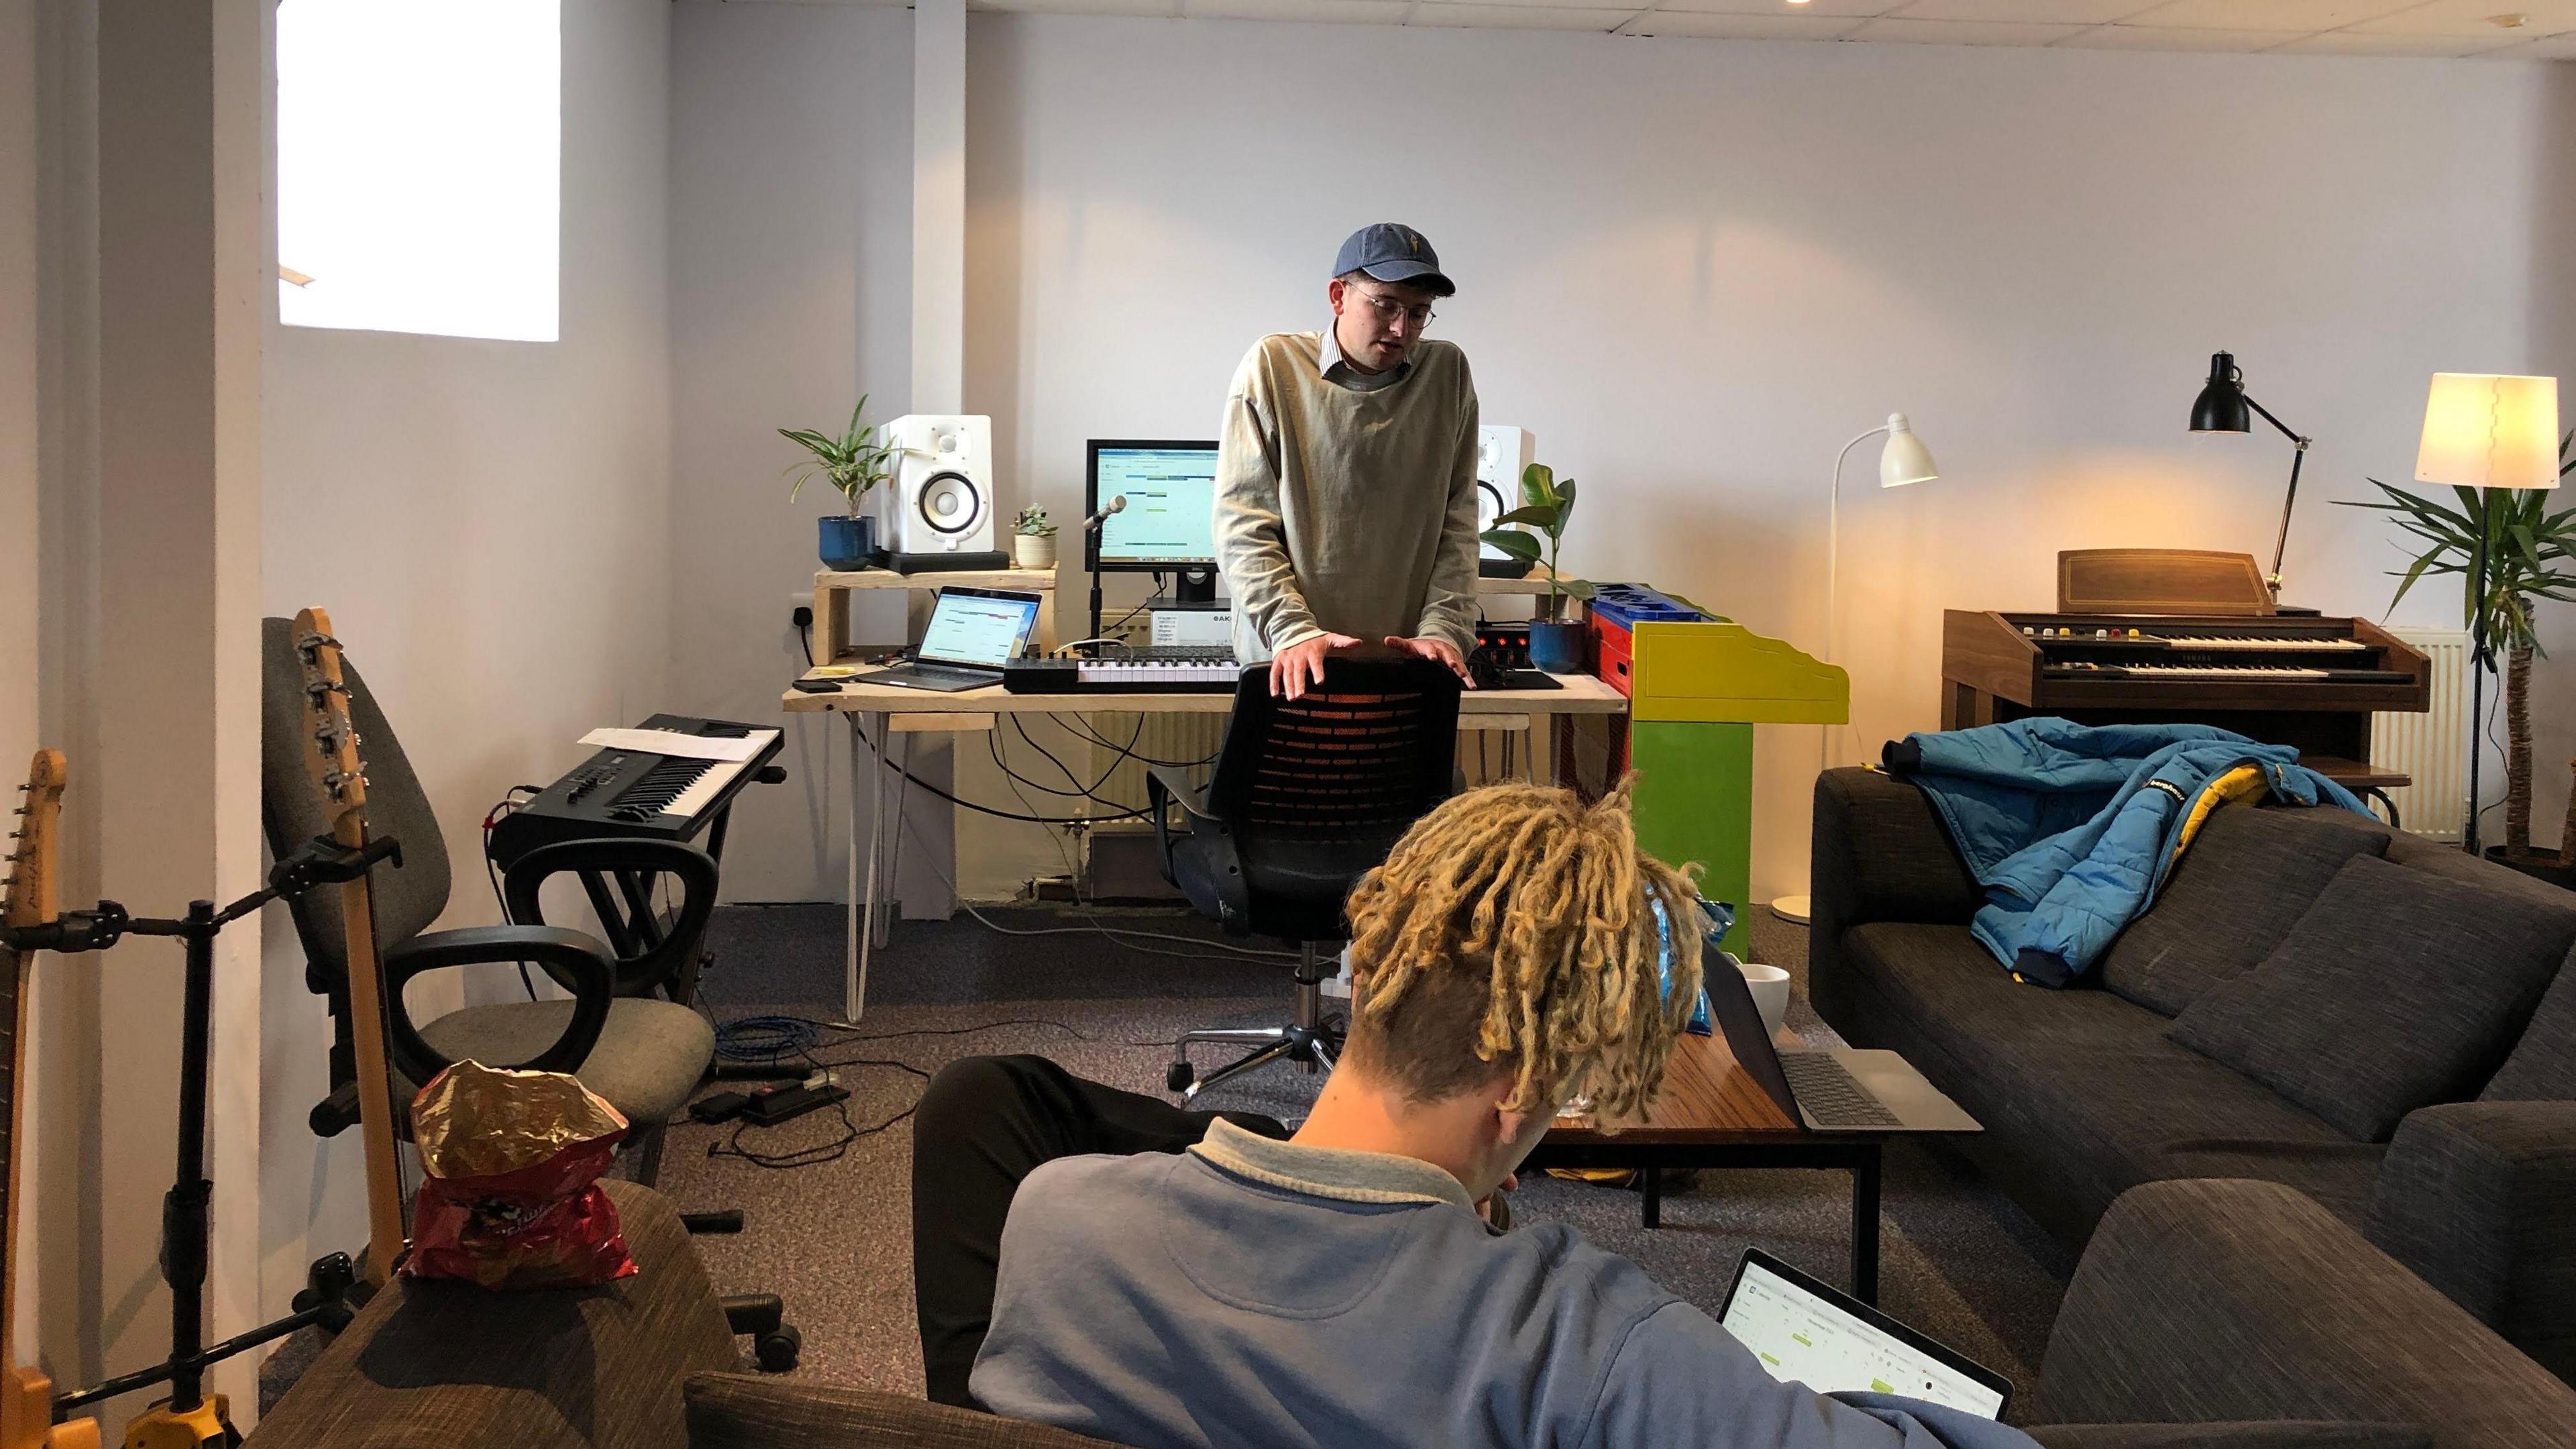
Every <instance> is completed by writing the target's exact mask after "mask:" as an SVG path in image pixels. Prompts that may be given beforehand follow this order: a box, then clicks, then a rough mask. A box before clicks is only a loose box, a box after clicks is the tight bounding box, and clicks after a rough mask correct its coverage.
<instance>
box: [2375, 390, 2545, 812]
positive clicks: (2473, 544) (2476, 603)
mask: <svg viewBox="0 0 2576 1449" xmlns="http://www.w3.org/2000/svg"><path fill="white" fill-rule="evenodd" d="M2571 444H2576V431H2571V432H2569V433H2568V435H2567V436H2566V437H2563V438H2561V439H2559V440H2558V476H2559V477H2561V478H2564V477H2566V476H2567V475H2568V473H2570V472H2571V471H2576V457H2571V456H2570V452H2569V449H2570V445H2571ZM2369 481H2370V486H2372V487H2373V488H2376V489H2378V490H2379V491H2380V492H2381V493H2382V494H2383V495H2385V496H2384V497H2383V498H2381V499H2379V500H2377V501H2374V502H2366V503H2353V502H2346V503H2345V504H2344V506H2345V507H2348V508H2370V509H2376V510H2378V511H2380V512H2382V513H2387V514H2391V515H2393V516H2394V517H2395V519H2396V521H2397V527H2398V530H2399V531H2400V532H2402V533H2404V534H2406V535H2407V536H2408V537H2409V538H2410V539H2412V540H2413V542H2410V543H2408V544H2406V545H2405V546H2406V547H2407V548H2410V549H2413V548H2416V547H2417V546H2418V545H2420V546H2421V550H2422V551H2421V552H2419V553H2417V554H2416V555H2415V558H2414V560H2413V561H2412V562H2410V563H2409V564H2407V566H2406V568H2405V569H2404V570H2403V571H2402V572H2401V571H2396V570H2392V571H2391V572H2392V573H2393V574H2394V576H2395V577H2396V579H2397V595H2396V598H2393V599H2391V600H2389V607H2391V608H2395V607H2396V606H2397V603H2398V601H2399V600H2402V599H2404V598H2405V597H2406V591H2407V590H2409V589H2411V588H2413V587H2415V585H2416V584H2417V583H2418V582H2419V581H2421V580H2423V579H2426V578H2431V577H2438V576H2440V575H2444V574H2457V575H2459V576H2460V580H2461V589H2460V622H2461V623H2462V624H2463V625H2466V626H2472V627H2474V626H2475V625H2476V624H2477V623H2478V622H2479V621H2480V619H2481V618H2482V617H2483V620H2484V623H2485V628H2486V636H2487V638H2488V639H2489V640H2491V641H2493V642H2494V643H2497V644H2500V645H2502V646H2503V648H2504V653H2505V772H2504V773H2505V816H2504V819H2505V826H2504V832H2505V853H2506V855H2507V857H2508V858H2529V857H2531V856H2532V849H2531V766H2532V760H2531V661H2532V658H2533V656H2534V655H2540V654H2545V653H2546V651H2544V650H2543V649H2542V648H2541V647H2540V633H2539V629H2538V627H2537V625H2536V622H2535V620H2534V619H2533V616H2532V605H2533V604H2534V603H2535V602H2536V601H2538V600H2541V599H2557V600H2576V507H2571V508H2563V509H2560V510H2559V511H2557V512H2555V513H2552V512H2549V511H2548V504H2549V502H2550V501H2551V500H2552V499H2554V498H2557V497H2560V496H2563V495H2561V494H2560V493H2558V492H2557V491H2556V490H2552V489H2543V488H2520V489H2516V488H2487V489H2480V488H2455V489H2453V490H2452V491H2453V492H2454V493H2455V494H2457V495H2458V497H2459V504H2460V506H2459V507H2457V508H2453V507H2451V506H2449V505H2448V504H2445V503H2441V502H2438V501H2436V500H2434V499H2431V498H2426V497H2423V496H2421V495H2419V494H2414V493H2409V492H2407V491H2406V490H2404V489H2402V488H2392V487H2390V486H2389V485H2388V484H2385V483H2382V482H2380V481H2379V480H2378V479H2376V478H2373V479H2371V480H2369ZM2339 501H2340V500H2339ZM2481 555H2483V556H2484V568H2485V586H2484V589H2483V591H2481V589H2480V587H2479V583H2478V579H2477V575H2478V571H2479V562H2480V556H2481ZM2559 852H2560V859H2562V860H2566V861H2568V862H2570V863H2576V801H2571V802H2570V803H2569V807H2568V832H2567V836H2566V838H2565V839H2563V840H2561V841H2560V843H2559Z"/></svg>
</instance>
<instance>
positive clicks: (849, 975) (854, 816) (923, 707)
mask: <svg viewBox="0 0 2576 1449" xmlns="http://www.w3.org/2000/svg"><path fill="white" fill-rule="evenodd" d="M874 672H876V671H875V670H873V669H868V670H863V671H861V672H860V673H859V674H858V675H857V676H856V677H854V678H852V679H851V680H850V681H849V682H848V683H846V684H843V685H842V686H841V687H840V689H839V690H838V691H836V692H834V693H831V694H807V693H805V692H804V691H803V690H797V689H790V690H787V691H786V692H785V693H784V694H782V695H781V696H780V697H779V706H780V708H782V709H785V710H786V711H788V712H789V713H791V714H817V713H821V714H839V715H846V716H847V717H848V718H849V721H850V800H849V810H850V814H849V848H850V880H849V927H848V936H849V940H848V945H847V950H846V955H847V961H846V982H845V989H844V992H843V1001H842V1006H843V1010H844V1013H845V1015H846V1017H847V1019H848V1020H851V1021H857V1020H858V1019H859V1015H860V1013H861V1012H862V1011H864V1010H865V1009H866V1007H867V989H868V960H869V958H870V956H871V955H872V954H873V953H874V951H875V948H876V947H878V946H882V945H884V944H885V937H886V930H887V918H886V916H885V914H884V913H883V912H881V911H879V910H878V909H877V902H878V901H879V900H880V899H881V898H882V897H884V896H886V895H890V894H892V893H893V889H894V865H895V861H896V859H897V858H898V857H897V855H896V851H897V850H899V849H900V845H899V844H897V845H895V846H894V847H893V848H891V849H889V848H888V841H887V835H888V831H889V826H888V822H887V819H886V810H885V792H884V791H883V790H882V789H879V790H875V791H872V792H871V795H870V806H869V810H868V818H869V825H868V837H867V849H866V855H867V861H868V864H867V873H866V876H865V879H864V881H863V880H862V878H861V875H860V868H859V856H860V840H859V817H860V813H861V812H860V807H859V784H860V781H861V780H863V779H865V778H867V777H868V773H869V763H868V761H869V757H870V756H871V755H875V756H876V759H877V767H878V768H880V769H882V768H883V767H885V766H887V765H892V766H894V767H895V768H896V769H897V770H898V771H899V772H900V773H898V774H897V776H896V785H895V808H894V819H893V822H892V827H891V828H892V831H893V832H894V834H895V838H896V841H897V842H899V841H900V839H901V831H902V828H903V804H904V798H905V795H906V794H907V793H908V787H909V785H910V783H911V779H912V776H911V773H910V766H911V763H912V737H913V736H915V735H919V734H934V733H971V732H976V731H981V730H989V729H991V728H993V722H994V720H995V719H996V718H998V717H1000V716H1002V715H1006V714H1112V713H1115V714H1164V713H1185V714H1224V713H1227V712H1229V711H1231V710H1232V709H1233V708H1234V696H1233V695H1232V694H1230V693H1225V694H1219V693H1204V694H1199V693H1193V694H1013V693H1011V692H1010V691H1008V690H1005V689H1004V688H1002V687H1001V686H1000V685H998V684H995V685H990V686H988V687H986V688H983V689H970V690H964V691H961V692H959V693H956V694H941V693H938V692H936V691H933V690H927V689H904V688H901V687H900V686H895V685H885V684H870V683H868V682H867V676H868V675H869V674H872V673H874ZM1556 680H1557V683H1558V684H1559V685H1561V686H1562V687H1561V688H1558V689H1512V690H1472V689H1471V690H1468V691H1466V692H1465V693H1463V694H1461V695H1460V696H1459V697H1458V727H1459V728H1460V729H1462V730H1508V731H1513V732H1518V733H1526V734H1527V735H1528V736H1529V737H1530V739H1531V741H1532V747H1531V748H1529V749H1526V750H1524V751H1523V752H1522V753H1523V755H1524V757H1525V758H1526V759H1528V760H1529V761H1530V762H1531V763H1530V768H1531V769H1532V770H1533V771H1535V770H1539V769H1548V770H1551V771H1552V770H1553V767H1554V762H1555V759H1556V753H1557V752H1556V750H1555V749H1554V748H1552V747H1551V748H1549V749H1546V750H1543V751H1542V750H1539V749H1537V748H1536V747H1535V741H1536V737H1537V735H1538V734H1540V733H1542V732H1545V733H1548V734H1550V735H1551V736H1552V735H1553V734H1554V732H1555V728H1556V723H1557V721H1558V720H1560V719H1562V718H1565V717H1567V716H1570V715H1587V714H1588V715H1615V714H1624V713H1626V711H1627V708H1628V699H1627V696H1625V695H1623V694H1621V693H1620V692H1619V691H1617V690H1615V689H1612V688H1611V687H1610V686H1609V685H1607V684H1604V683H1602V682H1601V681H1600V680H1598V679H1596V678H1594V677H1592V676H1591V675H1588V674H1560V675H1557V676H1556ZM897 735H901V736H903V737H904V747H903V751H902V756H901V758H900V759H897V758H893V757H892V756H893V753H894V752H893V751H892V750H891V749H890V748H889V746H890V745H891V743H892V741H893V739H894V737H895V736H897ZM1541 760H1544V761H1546V762H1547V763H1546V764H1544V765H1542V764H1540V763H1539V762H1540V761H1541Z"/></svg>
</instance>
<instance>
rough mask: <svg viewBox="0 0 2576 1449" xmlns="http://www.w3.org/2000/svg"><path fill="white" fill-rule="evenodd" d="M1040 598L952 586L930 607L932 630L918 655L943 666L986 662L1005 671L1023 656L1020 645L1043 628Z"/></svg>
mask: <svg viewBox="0 0 2576 1449" xmlns="http://www.w3.org/2000/svg"><path fill="white" fill-rule="evenodd" d="M1037 622H1038V596H1037V595H1035V594H1008V593H1002V592H1000V591H998V590H992V589H962V588H946V589H941V590H940V591H939V601H938V602H937V603H935V604H933V605H931V606H930V627H928V628H927V629H924V630H923V631H922V634H921V647H920V648H919V649H917V650H915V651H913V652H914V653H915V654H916V655H917V656H919V657H920V658H923V659H928V660H932V661H935V662H937V663H941V664H982V665H988V666H990V667H992V668H995V669H999V668H1000V667H1001V666H1002V664H1003V662H1004V661H1006V660H1009V659H1012V658H1015V657H1017V655H1018V654H1019V650H1020V641H1021V640H1023V639H1026V638H1028V637H1029V631H1030V630H1032V629H1034V628H1036V627H1037Z"/></svg>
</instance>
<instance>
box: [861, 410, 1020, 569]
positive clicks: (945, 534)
mask: <svg viewBox="0 0 2576 1449" xmlns="http://www.w3.org/2000/svg"><path fill="white" fill-rule="evenodd" d="M885 440H886V442H887V443H889V444H891V445H892V446H893V447H894V448H895V450H896V451H895V454H894V457H893V458H892V459H890V460H889V461H890V462H891V464H892V468H893V476H891V477H889V478H887V479H886V481H885V484H884V485H883V487H882V488H880V489H879V490H878V494H877V537H878V547H879V548H881V549H883V550H884V552H885V565H886V567H888V568H890V569H893V570H894V571H895V572H897V573H906V574H909V573H921V572H924V571H930V570H943V571H944V570H954V569H999V568H1007V567H1009V566H1010V558H1009V556H1008V555H1007V554H1004V553H1003V552H1001V551H1000V550H999V549H996V548H994V547H993V420H992V419H991V418H988V417H965V416H952V415H947V414H939V413H907V414H905V415H904V416H902V417H899V418H897V419H895V420H894V421H893V422H890V423H888V424H886V425H885Z"/></svg>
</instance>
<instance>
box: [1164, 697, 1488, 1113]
mask: <svg viewBox="0 0 2576 1449" xmlns="http://www.w3.org/2000/svg"><path fill="white" fill-rule="evenodd" d="M1457 751H1458V678H1457V676H1456V675H1453V674H1451V673H1450V672H1449V671H1448V670H1446V669H1443V668H1442V667H1440V666H1439V665H1437V664H1434V663H1432V662H1430V661H1429V660H1426V659H1416V658H1413V657H1411V656H1406V655H1396V654H1393V653H1391V652H1389V653H1385V654H1379V653H1375V652H1370V653H1364V654H1363V653H1353V654H1348V655H1334V656H1331V657H1329V658H1327V659H1326V660H1325V662H1324V682H1323V685H1322V687H1321V688H1320V689H1318V690H1317V691H1315V692H1313V693H1310V694H1308V695H1307V696H1306V697H1305V698H1303V699H1295V700H1288V699H1274V698H1272V697H1271V694H1270V671H1269V667H1268V666H1267V665H1254V666H1252V667H1250V668H1247V669H1246V670H1244V671H1243V677H1242V679H1241V680H1239V681H1238V682H1237V683H1236V685H1235V688H1234V722H1233V724H1232V726H1231V727H1230V728H1229V729H1228V731H1227V733H1226V737H1225V746H1224V748H1223V749H1222V750H1221V751H1219V753H1218V755H1217V761H1216V774H1215V776H1214V777H1213V778H1212V779H1211V780H1210V781H1209V782H1208V788H1207V790H1206V792H1205V793H1204V794H1201V793H1200V792H1199V791H1197V790H1195V789H1193V788H1191V786H1190V783H1189V780H1188V777H1187V776H1186V775H1184V774H1183V773H1182V772H1181V771H1180V770H1179V769H1177V768H1174V767H1172V766H1164V765H1158V766H1155V767H1154V768H1153V769H1152V770H1151V772H1150V774H1149V775H1148V778H1147V785H1146V789H1147V793H1148V795H1149V797H1150V799H1151V802H1152V805H1153V814H1154V838H1155V841H1156V843H1157V844H1158V845H1160V846H1161V848H1162V856H1163V875H1164V878H1165V879H1167V880H1169V881H1171V882H1172V883H1173V884H1174V885H1176V886H1179V887H1180V888H1181V892H1182V893H1183V894H1184V895H1186V896H1188V897H1189V899H1190V904H1192V905H1194V906H1196V907H1198V909H1199V912H1200V913H1201V914H1202V915H1205V916H1208V917H1210V918H1212V919H1214V920H1216V921H1217V922H1218V923H1219V924H1221V925H1223V926H1224V927H1225V931H1226V934H1227V935H1230V936H1256V935H1257V936H1273V937H1277V938H1279V939H1281V940H1284V941H1286V942H1288V943H1289V944H1290V945H1293V946H1295V947H1296V948H1297V952H1298V959H1297V975H1296V983H1297V1000H1296V1012H1295V1017H1294V1019H1293V1020H1291V1021H1290V1023H1289V1024H1288V1025H1286V1026H1284V1027H1263V1028H1257V1029H1249V1030H1246V1029H1226V1028H1208V1029H1205V1030H1199V1031H1189V1032H1184V1033H1182V1034H1181V1038H1180V1040H1179V1041H1178V1042H1177V1043H1175V1044H1174V1046H1173V1061H1172V1066H1171V1071H1170V1073H1169V1075H1168V1076H1167V1078H1166V1084H1167V1085H1168V1086H1169V1087H1170V1088H1171V1089H1172V1090H1173V1091H1175V1092H1180V1093H1183V1094H1184V1095H1186V1096H1191V1097H1195V1096H1197V1095H1198V1094H1199V1093H1200V1092H1202V1091H1204V1090H1206V1089H1207V1088H1209V1087H1213V1086H1215V1085H1216V1084H1217V1083H1219V1082H1222V1081H1224V1080H1226V1079H1227V1078H1229V1077H1233V1076H1236V1075H1238V1074H1240V1073H1243V1072H1248V1071H1251V1070H1252V1069H1253V1068H1255V1067H1259V1066H1265V1065H1267V1064H1269V1063H1271V1062H1275V1061H1283V1060H1284V1061H1293V1062H1296V1063H1298V1064H1299V1065H1300V1066H1302V1067H1304V1068H1305V1070H1307V1071H1308V1072H1314V1071H1317V1070H1322V1069H1329V1068H1330V1067H1331V1066H1332V1065H1333V1062H1334V1059H1335V1058H1336V1057H1338V1056H1339V1055H1340V1054H1341V1046H1342V1027H1341V1023H1340V1020H1339V1018H1337V1017H1328V1016H1327V1015H1326V1014H1325V1012H1324V980H1325V978H1326V977H1327V976H1329V975H1331V974H1332V971H1333V969H1334V967H1335V965H1336V964H1337V962H1336V959H1335V958H1336V957H1337V956H1338V955H1339V951H1338V949H1336V950H1334V951H1330V952H1324V951H1318V950H1317V949H1316V948H1317V946H1318V945H1319V944H1330V945H1333V946H1335V947H1336V948H1338V946H1339V944H1340V943H1341V942H1343V941H1346V940H1348V939H1349V938H1350V927H1349V926H1348V925H1347V924H1346V923H1345V922H1344V920H1343V918H1342V902H1343V899H1344V898H1345V897H1347V896H1348V895H1349V894H1350V891H1351V887H1352V886H1353V885H1355V884H1357V883H1358V882H1359V878H1360V877H1361V876H1363V875H1365V874H1367V873H1368V871H1369V870H1370V868H1371V867H1373V866H1375V865H1377V864H1378V863H1379V862H1381V861H1383V860H1385V859H1386V856H1387V852H1388V851H1390V850H1392V849H1394V847H1395V843H1396V841H1397V840H1399V839H1401V838H1402V837H1403V835H1404V832H1405V831H1407V830H1408V829H1411V828H1412V826H1413V822H1415V821H1416V820H1419V819H1421V818H1422V817H1423V816H1424V815H1426V814H1429V813H1430V811H1431V809H1432V807H1434V806H1436V805H1438V804H1439V803H1440V802H1441V801H1442V800H1444V799H1446V798H1448V796H1449V795H1450V793H1451V792H1452V788H1453V781H1454V770H1453V766H1454V762H1455V757H1456V755H1457ZM1172 805H1178V806H1180V807H1181V811H1182V813H1183V814H1184V815H1185V816H1187V817H1188V826H1189V828H1188V830H1187V831H1186V832H1179V833H1176V832H1174V831H1173V830H1172V829H1171V820H1170V815H1171V811H1170V808H1169V807H1170V806H1172ZM1200 1042H1214V1043H1224V1044H1227V1045H1233V1046H1245V1047H1251V1048H1253V1050H1252V1052H1251V1054H1250V1055H1248V1056H1245V1057H1244V1058H1242V1059H1241V1060H1239V1061H1236V1062H1234V1063H1232V1064H1231V1065H1228V1066H1224V1067H1220V1068H1218V1069H1217V1070H1216V1071H1214V1072H1211V1073H1209V1074H1208V1075H1207V1076H1206V1077H1204V1078H1202V1077H1199V1076H1198V1075H1197V1073H1196V1069H1195V1068H1193V1067H1192V1065H1191V1063H1190V1056H1189V1049H1190V1047H1191V1046H1192V1044H1194V1043H1200Z"/></svg>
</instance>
